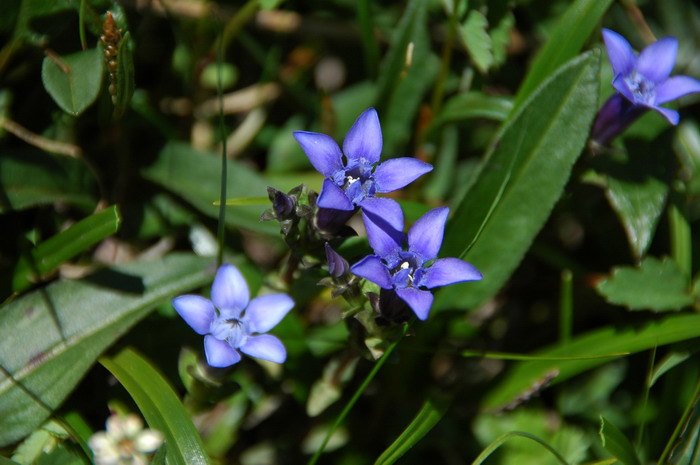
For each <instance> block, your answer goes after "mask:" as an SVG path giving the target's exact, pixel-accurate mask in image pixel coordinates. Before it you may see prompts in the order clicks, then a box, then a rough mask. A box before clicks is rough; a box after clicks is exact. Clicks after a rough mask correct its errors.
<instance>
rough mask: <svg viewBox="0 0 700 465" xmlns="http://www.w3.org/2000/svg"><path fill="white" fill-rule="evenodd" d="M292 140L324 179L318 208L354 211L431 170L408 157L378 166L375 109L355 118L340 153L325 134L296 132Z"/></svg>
mask: <svg viewBox="0 0 700 465" xmlns="http://www.w3.org/2000/svg"><path fill="white" fill-rule="evenodd" d="M294 137H295V138H296V140H297V141H298V142H299V144H300V145H301V148H302V149H303V150H304V152H305V153H306V155H307V156H308V157H309V161H311V164H312V165H313V166H314V168H316V170H317V171H318V172H320V173H321V174H323V175H324V176H325V177H326V179H325V180H324V181H323V187H322V188H321V194H320V195H319V197H318V201H317V205H318V206H319V207H321V208H326V209H333V210H344V211H353V210H355V209H356V208H357V207H358V206H364V205H363V202H365V200H367V199H372V198H374V196H375V194H380V193H387V192H392V191H395V190H397V189H401V188H402V187H404V186H406V185H407V184H409V183H411V182H413V181H414V180H416V179H417V178H419V177H420V176H422V175H423V174H425V173H427V172H429V171H431V170H432V169H433V167H432V166H431V165H429V164H428V163H424V162H422V161H420V160H417V159H415V158H408V157H406V158H393V159H390V160H387V161H385V162H384V163H382V164H380V165H377V163H378V162H379V157H380V155H381V153H382V131H381V127H380V126H379V117H378V116H377V111H376V110H375V109H374V108H370V109H368V110H365V112H364V113H362V114H361V115H360V116H359V118H357V121H355V124H353V126H352V128H350V131H348V133H347V135H346V136H345V141H344V142H343V151H342V152H341V151H340V147H338V144H336V142H335V141H334V140H333V139H332V138H331V137H330V136H327V135H325V134H320V133H317V132H307V131H295V132H294ZM375 165H377V166H375ZM392 203H393V202H392ZM376 205H382V204H376Z"/></svg>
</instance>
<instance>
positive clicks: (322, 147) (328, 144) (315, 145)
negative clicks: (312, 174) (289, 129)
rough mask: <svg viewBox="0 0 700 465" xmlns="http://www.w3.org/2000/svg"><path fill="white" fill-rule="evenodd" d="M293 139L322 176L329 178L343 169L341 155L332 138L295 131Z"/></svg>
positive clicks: (316, 133)
mask: <svg viewBox="0 0 700 465" xmlns="http://www.w3.org/2000/svg"><path fill="white" fill-rule="evenodd" d="M294 138H295V139H296V140H297V142H299V145H301V148H302V149H303V150H304V153H306V156H307V157H309V161H310V162H311V164H312V165H313V166H314V168H316V171H318V172H319V173H321V174H322V175H324V176H326V177H330V176H332V175H333V173H334V172H336V171H337V170H339V169H341V168H342V167H343V159H342V157H343V154H342V153H341V152H340V147H338V144H337V143H336V142H335V141H334V140H333V138H332V137H330V136H327V135H325V134H321V133H318V132H308V131H295V132H294Z"/></svg>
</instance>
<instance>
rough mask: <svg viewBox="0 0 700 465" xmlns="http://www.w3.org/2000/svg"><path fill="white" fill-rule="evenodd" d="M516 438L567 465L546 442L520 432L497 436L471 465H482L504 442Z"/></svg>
mask: <svg viewBox="0 0 700 465" xmlns="http://www.w3.org/2000/svg"><path fill="white" fill-rule="evenodd" d="M517 437H521V438H526V439H530V440H532V441H535V442H536V443H538V444H540V445H541V446H542V447H544V448H545V449H546V450H548V451H549V453H550V454H552V455H553V456H554V457H555V458H556V459H557V461H559V463H561V464H563V465H569V462H567V461H566V459H565V458H564V457H562V456H561V454H560V453H559V452H557V451H556V449H554V448H553V447H552V446H550V445H549V444H547V442H545V441H544V440H542V439H540V438H538V437H537V436H535V435H533V434H530V433H525V432H522V431H511V432H510V433H505V434H503V435H502V436H499V437H498V438H496V440H494V441H493V442H492V443H491V444H489V446H488V447H487V448H486V449H484V450H483V451H481V453H480V454H479V456H478V457H477V458H476V459H474V461H473V462H472V465H481V464H482V463H484V462H485V461H486V459H487V458H489V456H490V455H491V454H493V453H494V452H495V451H496V449H498V448H499V447H501V446H502V445H503V444H505V443H506V441H508V440H509V439H511V438H517Z"/></svg>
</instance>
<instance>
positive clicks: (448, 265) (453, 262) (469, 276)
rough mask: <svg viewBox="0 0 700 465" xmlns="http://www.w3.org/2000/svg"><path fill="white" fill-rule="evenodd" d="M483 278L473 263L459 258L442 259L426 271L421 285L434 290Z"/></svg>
mask: <svg viewBox="0 0 700 465" xmlns="http://www.w3.org/2000/svg"><path fill="white" fill-rule="evenodd" d="M481 278H483V276H482V274H481V272H479V270H477V269H476V267H475V266H474V265H472V264H471V263H467V262H465V261H464V260H460V259H459V258H440V259H438V260H435V262H433V264H432V265H430V267H429V268H427V269H426V270H425V274H424V275H423V278H422V279H421V282H420V283H419V284H420V285H422V286H425V287H427V288H428V289H432V288H434V287H439V286H447V285H448V284H454V283H460V282H464V281H479V280H480V279H481Z"/></svg>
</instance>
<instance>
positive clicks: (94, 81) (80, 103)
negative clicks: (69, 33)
mask: <svg viewBox="0 0 700 465" xmlns="http://www.w3.org/2000/svg"><path fill="white" fill-rule="evenodd" d="M102 74H103V72H102V55H101V53H100V50H99V49H97V48H94V49H90V50H86V51H84V52H77V53H72V54H70V55H66V56H63V57H52V56H51V57H46V58H44V63H43V64H42V67H41V80H42V82H43V83H44V87H45V88H46V91H47V92H48V93H49V95H51V98H53V99H54V101H55V102H56V104H57V105H58V106H59V107H61V109H62V110H63V111H65V112H66V113H70V114H71V115H73V116H78V115H79V114H81V113H82V112H83V111H85V109H87V107H89V106H90V105H91V104H92V102H94V101H95V99H96V98H97V95H98V94H99V92H100V86H101V85H102Z"/></svg>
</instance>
